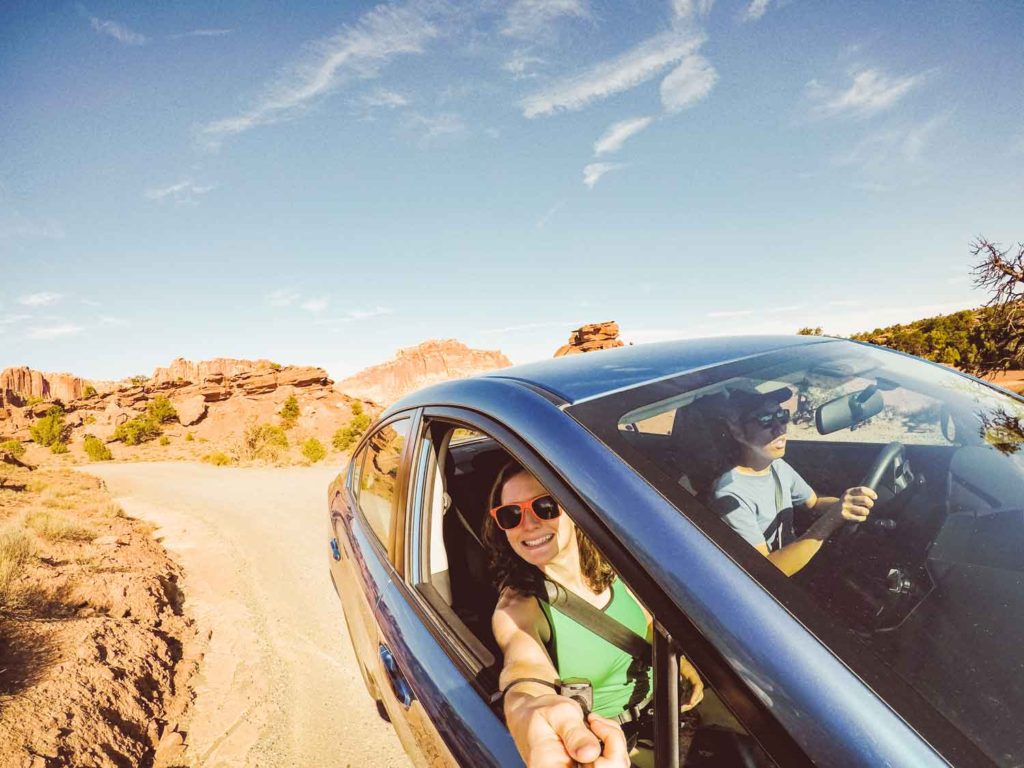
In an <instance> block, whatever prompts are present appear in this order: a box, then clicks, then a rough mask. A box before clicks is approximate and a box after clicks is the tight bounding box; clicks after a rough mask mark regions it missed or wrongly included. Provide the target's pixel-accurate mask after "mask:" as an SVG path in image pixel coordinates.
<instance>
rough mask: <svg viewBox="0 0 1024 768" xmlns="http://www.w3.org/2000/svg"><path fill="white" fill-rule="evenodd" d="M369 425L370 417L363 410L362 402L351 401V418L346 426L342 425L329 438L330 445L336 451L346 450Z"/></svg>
mask: <svg viewBox="0 0 1024 768" xmlns="http://www.w3.org/2000/svg"><path fill="white" fill-rule="evenodd" d="M369 426H370V417H369V415H368V414H366V413H364V412H363V404H362V403H358V402H357V403H352V420H351V421H349V423H348V426H345V427H342V428H341V429H339V430H338V431H337V432H335V433H334V436H333V437H332V438H331V445H333V446H334V450H336V451H347V450H348V449H349V448H351V447H352V446H353V445H355V444H356V442H357V441H358V440H359V438H360V437H361V436H362V434H363V432H365V431H366V428H367V427H369Z"/></svg>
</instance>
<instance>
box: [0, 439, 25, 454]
mask: <svg viewBox="0 0 1024 768" xmlns="http://www.w3.org/2000/svg"><path fill="white" fill-rule="evenodd" d="M0 453H6V454H7V455H8V456H11V457H12V458H15V459H20V458H21V457H22V456H24V455H25V446H24V445H22V444H21V441H20V440H8V441H6V442H4V443H0Z"/></svg>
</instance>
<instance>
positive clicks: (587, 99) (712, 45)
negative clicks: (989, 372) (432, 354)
mask: <svg viewBox="0 0 1024 768" xmlns="http://www.w3.org/2000/svg"><path fill="white" fill-rule="evenodd" d="M1022 29H1024V5H1022V4H1021V3H1018V2H1010V1H1007V2H993V3H985V4H982V3H963V2H948V3H943V2H928V3H923V2H922V3H899V4H895V3H891V2H858V3H822V2H811V0H788V1H787V2H780V1H779V0H753V2H751V0H714V2H712V0H669V1H668V2H641V1H640V0H633V1H628V0H618V1H617V2H599V1H598V0H511V2H504V3H498V2H490V1H489V0H482V1H481V2H473V3H446V2H441V1H439V0H437V1H435V0H409V1H408V2H398V3H393V4H386V5H373V4H369V3H367V4H361V3H346V2H331V3H326V2H325V3H314V2H309V3H301V4H298V3H280V2H247V3H244V4H230V3H223V4H220V3H217V4H213V3H207V2H188V1H186V0H180V1H179V2H174V3H159V4H157V3H134V2H88V3H84V2H83V3H76V4H63V5H62V4H59V3H38V2H31V1H26V2H18V1H17V0H15V1H14V2H10V1H8V2H5V3H4V4H3V5H2V7H0V83H2V88H0V367H4V366H7V365H18V364H25V365H30V366H32V367H35V368H39V369H43V370H51V371H52V370H70V371H73V372H75V373H78V374H79V375H83V376H87V377H92V378H119V377H122V376H126V375H130V374H135V373H149V372H151V370H152V368H153V367H154V366H156V365H162V364H166V363H167V362H168V361H169V360H170V359H171V358H173V357H176V356H179V355H180V356H185V357H189V358H192V359H202V358H207V357H213V356H228V357H269V358H271V359H275V360H278V361H280V362H282V363H295V364H314V365H321V366H323V367H325V368H327V369H328V371H329V372H330V373H332V374H333V375H335V376H338V377H340V376H343V375H345V374H348V373H352V372H355V371H357V370H359V369H361V368H363V367H365V366H367V365H371V364H373V363H377V362H381V361H383V360H385V359H387V358H389V357H390V356H391V355H392V354H393V352H394V351H395V350H396V349H397V348H399V347H403V346H409V345H412V344H416V343H418V342H420V341H423V340H425V339H427V338H448V337H454V338H458V339H460V340H462V341H464V342H466V343H467V344H469V345H471V346H474V347H482V348H488V349H494V348H497V349H501V350H502V351H504V352H505V353H506V354H508V355H509V357H511V358H512V359H513V361H515V362H526V361H529V360H532V359H537V358H540V357H547V356H549V355H550V354H551V353H552V352H553V351H554V349H555V348H557V347H558V346H559V345H561V344H562V343H564V341H565V339H566V337H567V335H568V332H569V331H570V330H571V329H572V328H574V327H576V326H578V325H580V324H583V323H586V322H595V321H603V320H616V321H618V322H619V324H620V326H621V329H622V335H623V337H624V338H625V339H626V340H633V341H636V342H643V341H652V340H659V339H664V338H677V337H684V336H705V335H718V334H731V333H765V332H783V333H792V332H794V331H795V330H796V329H797V328H799V327H801V326H804V325H821V326H823V327H824V328H825V330H826V332H833V333H843V334H845V333H852V332H855V331H858V330H869V329H871V328H874V327H876V326H879V325H883V324H888V323H891V322H896V321H907V320H912V319H916V318H918V317H922V316H927V315H932V314H937V313H940V312H944V311H952V310H955V309H958V308H962V307H966V306H974V305H977V304H980V303H981V302H982V301H983V300H984V296H983V295H981V294H979V293H978V292H977V291H976V290H974V289H973V288H972V286H971V282H970V277H969V274H968V270H969V266H970V257H969V254H968V243H969V242H970V240H971V239H972V238H973V237H975V236H976V235H978V234H984V235H986V236H988V237H989V238H991V239H994V240H996V241H1001V242H1003V243H1004V244H1007V245H1009V244H1010V243H1012V242H1014V241H1015V240H1024V174H1022V173H1021V171H1022V170H1024V46H1022V44H1021V40H1020V32H1021V30H1022Z"/></svg>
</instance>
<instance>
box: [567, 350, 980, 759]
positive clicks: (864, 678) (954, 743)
mask: <svg viewBox="0 0 1024 768" xmlns="http://www.w3.org/2000/svg"><path fill="white" fill-rule="evenodd" d="M837 343H838V341H837ZM849 343H855V342H849ZM815 346H817V345H815ZM794 351H795V350H792V349H782V350H772V351H770V352H766V353H763V354H759V355H755V356H752V357H749V358H744V359H742V360H735V361H731V362H727V363H722V364H720V365H714V366H710V367H706V368H701V369H698V370H694V371H689V372H685V373H681V374H678V375H676V376H670V377H665V378H663V379H661V380H659V381H658V382H656V383H655V384H654V385H655V386H661V387H665V397H666V398H667V397H669V396H671V395H673V394H678V393H679V392H688V391H693V390H697V389H700V388H703V387H707V386H711V385H714V384H717V383H719V382H722V381H726V380H728V379H731V378H734V377H741V376H745V375H748V374H751V373H754V372H756V371H758V370H761V369H763V368H764V366H765V361H766V359H770V358H771V357H773V356H775V355H779V354H783V355H784V354H793V353H794ZM815 351H819V350H817V349H816V350H815ZM884 351H889V350H884ZM893 354H898V353H893ZM915 360H916V358H915ZM923 362H924V363H925V364H927V361H923ZM968 378H971V377H968ZM645 389H646V388H645V386H644V385H642V384H641V385H638V386H636V387H630V388H628V389H625V390H621V391H618V392H614V393H609V394H608V395H606V396H603V397H600V398H593V399H589V400H586V401H582V402H580V403H577V404H575V405H572V406H570V407H568V408H567V409H566V412H567V413H568V414H569V415H570V416H572V417H573V418H575V419H576V420H577V421H578V422H579V423H580V424H581V425H583V426H584V427H585V428H586V429H587V430H589V431H590V432H591V433H592V434H593V435H594V436H595V437H596V438H597V439H598V440H600V441H601V442H602V443H603V444H604V445H605V446H607V447H608V449H609V450H611V451H612V453H614V454H617V455H620V456H621V457H622V458H623V459H624V460H625V461H626V462H627V463H628V464H630V465H631V466H632V467H633V468H634V470H635V471H637V475H638V477H641V478H642V479H643V480H644V481H646V482H647V483H649V484H650V485H651V486H652V487H653V488H654V489H655V490H657V491H658V492H659V493H660V494H661V495H663V496H664V497H665V498H666V499H668V501H670V502H671V503H672V504H673V506H675V507H676V508H677V509H679V510H680V512H681V513H682V514H683V515H684V516H685V517H686V518H687V519H688V520H689V521H690V522H692V523H693V524H694V525H695V526H696V527H697V528H698V529H699V530H700V531H701V532H702V533H703V534H704V535H705V536H707V537H708V538H709V539H710V540H711V541H712V542H714V543H715V544H716V546H718V547H719V548H720V549H721V550H722V551H723V552H724V553H725V554H726V555H728V556H729V557H730V559H732V560H733V562H735V563H736V565H737V566H739V567H740V568H741V569H743V570H744V571H745V572H746V573H747V574H748V575H749V576H750V577H751V578H753V579H754V581H756V582H757V583H758V584H759V585H760V586H761V587H762V588H763V589H764V590H765V591H766V593H767V594H768V595H770V596H771V597H772V598H773V599H774V600H775V601H776V602H777V603H778V604H779V605H780V606H781V607H782V608H784V609H785V610H786V611H787V612H788V613H789V614H790V615H791V616H792V617H793V618H794V619H796V620H797V621H798V622H800V623H801V624H803V625H804V627H806V629H807V630H808V632H809V633H810V634H811V635H812V636H813V637H814V638H815V639H816V640H817V641H818V642H819V643H821V644H822V646H824V647H825V648H826V649H827V650H828V651H829V652H830V653H831V654H832V655H833V656H834V657H835V658H836V660H837V661H838V662H839V663H841V664H843V665H844V666H846V667H847V668H848V669H849V670H850V671H851V672H852V673H853V674H854V675H855V676H856V677H858V678H859V679H860V680H861V682H863V683H864V685H865V686H867V687H868V688H870V689H871V690H872V691H873V692H874V693H875V695H876V696H878V698H879V699H880V700H881V701H882V702H884V703H885V704H886V706H887V707H889V709H890V710H891V711H892V712H893V714H894V715H895V716H896V717H899V718H900V719H901V720H902V721H903V722H905V723H906V724H907V725H908V726H909V727H910V728H911V729H913V730H914V731H916V732H917V733H918V734H919V735H920V736H921V738H922V739H923V740H924V741H926V742H927V743H928V744H929V745H930V746H931V747H932V748H933V749H935V750H936V751H937V752H938V753H939V754H940V755H941V756H942V757H943V758H944V759H946V760H948V761H950V762H951V763H952V764H954V765H978V766H990V765H992V762H991V761H990V760H989V759H988V758H987V757H986V756H985V755H984V753H983V752H982V751H981V749H980V747H978V746H977V745H975V744H974V743H973V742H972V741H971V740H970V739H969V738H968V737H967V736H966V735H965V734H964V733H963V732H961V731H960V730H959V728H958V727H957V725H956V724H955V723H954V722H953V721H952V720H950V718H948V717H946V715H945V714H944V713H943V712H941V711H940V710H938V709H937V708H936V707H935V706H933V705H932V704H931V702H929V701H928V700H927V699H926V698H925V697H924V696H923V695H922V694H920V693H919V692H917V691H916V690H915V689H914V688H913V687H912V686H909V685H907V684H905V683H904V682H903V681H902V680H900V679H899V677H898V676H897V675H894V674H892V672H891V671H889V670H887V669H886V668H885V667H884V665H882V664H870V663H869V660H868V658H867V657H868V656H870V654H866V653H864V649H863V648H862V647H861V646H859V645H857V644H856V643H855V642H854V640H853V638H851V637H850V636H849V635H848V634H847V632H846V631H844V630H843V629H842V628H841V627H840V626H839V625H838V623H837V622H835V620H834V619H833V618H832V617H830V616H829V615H828V613H827V612H826V611H825V610H824V609H823V608H821V607H820V606H818V605H817V604H816V603H815V602H814V600H813V599H812V597H811V596H810V595H809V594H806V593H805V592H804V591H803V590H802V589H801V588H800V586H799V585H797V584H795V583H793V582H791V580H790V579H789V578H788V577H786V576H785V575H784V574H783V573H782V572H781V571H779V570H778V569H777V568H776V567H775V566H774V565H772V564H771V563H770V562H769V561H768V559H767V558H765V557H764V556H763V555H761V554H760V553H759V552H757V551H756V550H755V549H754V548H753V547H751V546H750V545H749V544H747V543H746V542H745V541H744V540H743V539H742V538H741V537H739V536H737V535H736V533H735V531H733V530H732V529H731V528H730V527H729V526H728V525H727V524H726V523H725V522H724V521H723V520H722V519H721V518H720V517H719V516H718V515H717V514H715V513H714V512H713V511H712V510H710V509H708V507H707V506H705V505H704V504H703V503H702V502H701V501H700V500H699V499H697V497H696V496H694V495H693V494H691V493H690V492H689V491H688V490H687V489H686V488H684V487H683V486H681V485H680V484H679V482H678V481H677V480H676V479H673V478H672V477H670V476H669V475H668V474H667V473H666V471H665V470H664V468H662V467H661V466H660V465H658V464H657V463H656V462H654V461H653V460H652V459H650V458H649V457H647V456H646V455H645V454H644V453H643V452H641V451H640V450H638V449H637V448H635V447H634V446H632V445H631V444H630V443H629V442H628V440H625V439H621V438H620V436H619V435H618V426H617V424H615V423H613V422H612V421H610V420H602V419H600V418H598V414H599V413H600V411H601V410H609V403H611V402H614V403H615V405H614V406H611V408H610V410H612V411H615V412H621V413H622V414H626V413H629V412H630V411H632V410H635V409H637V408H639V407H641V406H642V405H644V403H645V402H648V401H650V400H651V397H650V395H649V394H647V395H641V392H643V391H644V390H645ZM656 397H657V396H656ZM595 543H596V542H595ZM599 546H601V545H600V544H599ZM602 548H603V547H602ZM684 645H685V644H684ZM741 720H742V718H741ZM744 725H746V723H745V722H744ZM766 749H767V748H766ZM767 751H768V752H769V754H772V752H771V750H767ZM773 756H774V755H773ZM787 765H788V764H787Z"/></svg>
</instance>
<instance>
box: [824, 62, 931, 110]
mask: <svg viewBox="0 0 1024 768" xmlns="http://www.w3.org/2000/svg"><path fill="white" fill-rule="evenodd" d="M851 77H852V82H851V83H850V85H849V87H847V88H846V89H844V90H838V89H835V88H829V87H828V86H825V85H822V84H821V83H819V82H818V81H817V80H812V81H811V82H809V83H808V84H807V94H808V96H809V97H810V98H811V99H812V100H814V101H816V102H818V103H817V105H816V106H814V108H813V109H812V110H811V112H812V114H813V115H815V116H817V117H839V116H845V115H850V116H854V117H870V116H871V115H874V114H877V113H879V112H882V111H884V110H887V109H890V108H892V107H894V106H895V105H896V104H897V103H898V102H899V101H900V99H902V98H903V97H904V96H906V95H907V94H908V93H909V92H910V91H911V90H912V89H913V88H915V87H917V86H918V85H920V84H921V83H923V82H924V81H925V79H926V77H927V74H926V73H923V72H922V73H920V74H917V75H906V76H904V77H889V76H888V75H886V74H885V73H884V72H882V71H881V70H878V69H861V70H859V71H854V72H852V73H851Z"/></svg>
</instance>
